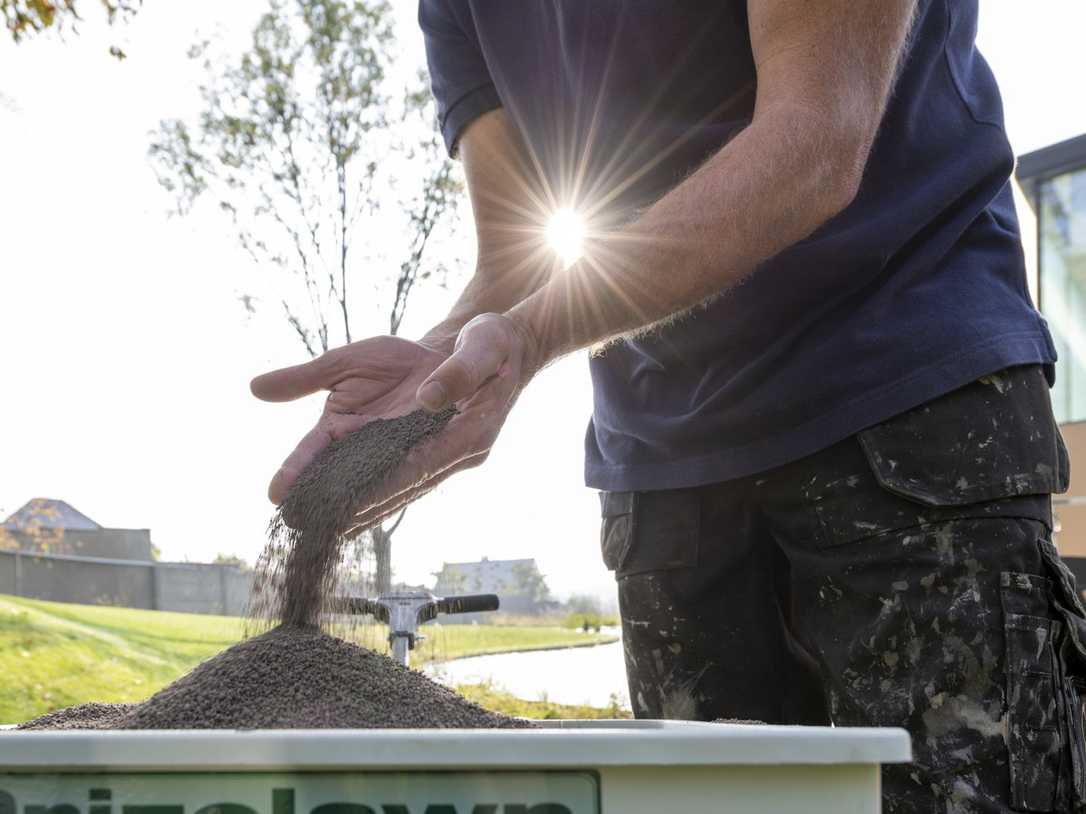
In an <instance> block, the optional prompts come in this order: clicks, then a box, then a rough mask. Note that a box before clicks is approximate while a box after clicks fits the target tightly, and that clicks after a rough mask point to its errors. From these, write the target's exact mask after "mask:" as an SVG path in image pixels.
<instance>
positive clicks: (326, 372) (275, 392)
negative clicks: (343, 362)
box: [249, 348, 342, 401]
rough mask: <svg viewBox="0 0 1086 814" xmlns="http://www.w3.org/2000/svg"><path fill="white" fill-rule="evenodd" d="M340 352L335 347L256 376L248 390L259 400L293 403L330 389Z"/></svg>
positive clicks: (336, 373) (336, 370)
mask: <svg viewBox="0 0 1086 814" xmlns="http://www.w3.org/2000/svg"><path fill="white" fill-rule="evenodd" d="M341 350H342V349H341V348H336V349H335V350H330V351H328V353H325V354H323V355H321V356H318V357H317V358H316V359H313V360H311V361H309V362H304V363H302V364H300V365H291V366H290V367H284V368H280V369H279V370H273V371H271V372H270V373H265V374H263V375H261V376H257V377H256V378H255V379H253V380H252V382H250V383H249V389H250V390H251V391H252V393H253V395H254V396H256V397H257V398H258V399H261V400H262V401H293V400H294V399H300V398H302V397H303V396H308V395H309V394H310V393H316V392H317V391H318V390H325V389H327V388H330V387H331V386H332V385H334V384H335V383H336V376H337V375H338V372H339V368H338V362H339V360H340V359H341V357H342V354H341V353H339V351H341Z"/></svg>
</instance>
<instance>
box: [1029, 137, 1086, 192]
mask: <svg viewBox="0 0 1086 814" xmlns="http://www.w3.org/2000/svg"><path fill="white" fill-rule="evenodd" d="M1083 167H1086V133H1084V134H1083V135H1081V136H1076V137H1075V138H1071V139H1067V141H1061V142H1060V143H1059V144H1053V145H1051V146H1050V147H1044V148H1042V149H1040V150H1034V151H1033V152H1032V153H1026V154H1025V155H1023V156H1019V157H1018V168H1017V170H1016V173H1015V174H1016V175H1017V176H1018V180H1019V181H1020V182H1021V183H1022V184H1023V185H1027V186H1028V185H1029V184H1031V183H1032V182H1037V181H1043V180H1045V179H1047V178H1051V177H1052V176H1054V175H1062V174H1063V173H1065V172H1073V171H1074V170H1079V169H1082V168H1083Z"/></svg>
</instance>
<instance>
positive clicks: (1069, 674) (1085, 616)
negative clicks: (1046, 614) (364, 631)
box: [1040, 540, 1086, 811]
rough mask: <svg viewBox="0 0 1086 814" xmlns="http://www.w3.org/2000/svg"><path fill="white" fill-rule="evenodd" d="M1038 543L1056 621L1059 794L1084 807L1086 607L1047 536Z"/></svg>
mask: <svg viewBox="0 0 1086 814" xmlns="http://www.w3.org/2000/svg"><path fill="white" fill-rule="evenodd" d="M1040 546H1041V558H1042V560H1043V561H1044V564H1045V569H1046V571H1047V573H1048V576H1049V578H1050V580H1051V592H1052V599H1053V604H1054V606H1055V610H1056V615H1057V617H1058V624H1059V629H1058V631H1057V633H1056V636H1055V639H1054V652H1055V656H1056V668H1057V670H1058V672H1059V675H1058V682H1057V687H1058V689H1059V695H1058V699H1057V700H1058V702H1059V707H1060V716H1061V719H1062V730H1063V732H1064V735H1065V740H1066V748H1065V750H1064V760H1065V761H1066V764H1067V765H1066V771H1065V772H1063V776H1064V777H1065V778H1066V780H1065V782H1064V784H1063V785H1064V786H1065V787H1066V788H1062V789H1061V790H1060V791H1061V797H1062V798H1063V799H1069V800H1070V802H1071V810H1073V811H1086V717H1084V716H1086V704H1084V702H1086V609H1084V608H1083V606H1082V600H1081V599H1080V598H1079V596H1080V595H1079V592H1078V586H1077V585H1076V584H1075V577H1074V575H1073V574H1072V573H1071V571H1070V569H1069V568H1068V567H1067V566H1066V565H1065V564H1064V562H1063V561H1062V560H1061V559H1060V557H1059V554H1058V552H1057V551H1056V547H1055V546H1054V545H1053V544H1052V543H1051V542H1049V541H1048V540H1042V541H1041V543H1040Z"/></svg>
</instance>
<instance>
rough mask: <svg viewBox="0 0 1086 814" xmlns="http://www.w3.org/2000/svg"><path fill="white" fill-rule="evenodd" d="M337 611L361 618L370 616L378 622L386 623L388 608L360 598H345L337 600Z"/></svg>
mask: <svg viewBox="0 0 1086 814" xmlns="http://www.w3.org/2000/svg"><path fill="white" fill-rule="evenodd" d="M339 611H340V612H341V613H350V614H354V615H358V616H361V615H363V614H367V613H368V614H370V615H371V616H373V618H375V619H377V620H378V621H380V622H387V621H388V608H386V607H385V606H384V605H382V604H381V603H380V602H375V601H374V600H372V599H366V598H364V597H361V596H345V597H343V598H342V599H340V600H339Z"/></svg>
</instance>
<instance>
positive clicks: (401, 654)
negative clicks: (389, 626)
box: [392, 636, 410, 667]
mask: <svg viewBox="0 0 1086 814" xmlns="http://www.w3.org/2000/svg"><path fill="white" fill-rule="evenodd" d="M409 654H410V649H409V648H408V646H407V637H406V636H393V637H392V658H393V659H395V660H396V661H398V662H399V663H400V664H402V665H403V666H404V667H406V666H407V665H408V662H409V660H410V655H409Z"/></svg>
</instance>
